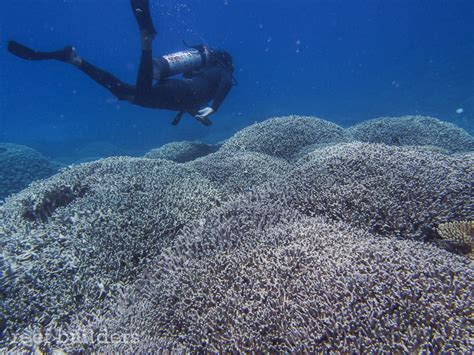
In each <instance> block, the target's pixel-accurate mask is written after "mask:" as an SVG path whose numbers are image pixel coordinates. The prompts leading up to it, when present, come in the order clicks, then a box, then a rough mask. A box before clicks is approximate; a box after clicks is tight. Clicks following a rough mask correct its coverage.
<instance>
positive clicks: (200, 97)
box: [78, 51, 232, 116]
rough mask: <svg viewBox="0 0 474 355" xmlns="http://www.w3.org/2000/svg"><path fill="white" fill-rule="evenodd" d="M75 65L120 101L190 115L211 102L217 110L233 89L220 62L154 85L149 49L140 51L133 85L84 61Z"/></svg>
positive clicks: (229, 78) (228, 73)
mask: <svg viewBox="0 0 474 355" xmlns="http://www.w3.org/2000/svg"><path fill="white" fill-rule="evenodd" d="M78 68H79V69H80V70H82V71H83V72H84V73H86V74H87V75H88V76H89V77H91V78H92V79H93V80H94V81H96V82H97V83H98V84H100V85H102V86H103V87H105V88H106V89H108V90H109V91H110V92H111V93H112V94H114V95H115V96H116V97H117V98H118V99H120V100H128V101H130V102H131V103H133V104H136V105H139V106H143V107H149V108H158V109H165V110H171V111H181V112H188V113H189V114H191V115H193V116H194V115H195V114H196V113H197V111H198V110H199V109H200V108H201V107H203V106H205V105H207V104H208V103H209V102H210V101H213V103H212V105H211V107H212V109H214V111H217V110H218V109H219V107H220V105H221V104H222V102H223V101H224V99H225V97H226V96H227V94H228V93H229V91H230V89H231V88H232V75H231V73H230V72H229V71H228V70H227V69H225V68H223V67H222V66H221V65H220V64H216V65H212V66H207V67H205V68H203V69H202V70H200V71H198V72H197V73H193V74H192V75H190V77H189V76H188V78H183V79H163V80H161V81H159V82H158V83H156V84H155V85H153V61H152V53H151V51H142V54H141V61H140V68H139V71H138V77H137V82H136V85H135V86H134V85H129V84H126V83H124V82H122V81H120V80H119V79H118V78H116V77H115V76H114V75H112V74H110V73H108V72H106V71H104V70H102V69H100V68H98V67H96V66H94V65H92V64H90V63H88V62H87V61H85V60H82V63H81V65H80V66H79V67H78Z"/></svg>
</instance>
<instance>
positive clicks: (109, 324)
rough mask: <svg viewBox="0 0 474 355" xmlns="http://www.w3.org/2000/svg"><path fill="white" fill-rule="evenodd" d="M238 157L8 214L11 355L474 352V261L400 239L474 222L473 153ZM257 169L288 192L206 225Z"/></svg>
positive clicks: (18, 207)
mask: <svg viewBox="0 0 474 355" xmlns="http://www.w3.org/2000/svg"><path fill="white" fill-rule="evenodd" d="M288 121H292V119H288ZM296 121H298V120H296ZM290 126H291V124H290ZM277 131H278V129H277ZM290 131H291V130H290ZM270 136H271V135H270ZM268 142H270V143H269V145H268V146H266V147H264V144H263V143H265V142H264V141H262V147H264V148H265V149H267V150H269V151H271V150H272V149H273V147H274V146H273V141H272V140H269V141H268ZM282 147H285V144H282ZM230 148H232V147H230ZM230 148H229V149H222V150H221V151H220V152H219V153H217V154H216V155H215V156H214V155H211V156H208V157H205V158H202V159H198V160H197V161H195V162H192V163H188V164H175V163H172V162H170V161H163V160H150V159H130V158H116V159H107V160H104V161H101V162H98V163H92V164H87V165H83V166H81V167H77V168H73V169H71V170H69V171H66V172H64V173H63V174H64V179H63V178H58V177H55V178H54V179H50V180H49V181H48V182H47V183H40V184H36V185H34V186H33V187H32V188H30V189H29V190H27V191H25V192H23V193H21V194H20V195H21V197H18V198H17V197H15V198H13V199H10V200H9V201H8V202H7V204H6V206H4V207H2V208H0V217H1V218H2V220H3V221H5V223H4V225H3V226H2V227H1V228H0V235H1V236H0V241H1V242H0V243H2V245H0V246H1V247H3V246H4V245H7V248H6V249H4V250H6V251H4V250H2V253H1V254H0V268H1V270H2V276H1V277H0V282H1V283H2V285H0V286H1V287H0V289H1V290H6V293H3V294H2V295H1V297H3V300H2V302H3V301H4V300H5V302H4V303H2V304H1V306H0V307H3V308H2V309H1V311H2V312H4V314H5V316H6V317H2V316H0V319H2V326H3V324H6V327H7V328H6V329H7V332H8V337H7V340H5V342H4V344H5V348H4V349H9V350H11V351H13V350H17V351H18V350H27V351H50V350H53V349H54V348H58V349H63V350H69V351H81V350H82V351H85V352H90V351H94V350H95V351H109V350H110V351H112V350H114V351H119V350H120V351H125V350H127V351H130V352H136V351H142V352H145V351H159V350H169V349H174V350H182V351H191V350H195V351H213V350H214V351H218V350H233V351H243V350H254V351H257V350H262V351H315V352H323V351H326V352H370V351H373V352H381V351H385V352H420V351H425V352H441V351H445V352H449V351H451V352H454V351H464V352H467V351H469V350H470V348H472V344H471V343H470V338H469V335H470V334H472V331H473V329H472V323H470V312H471V310H472V302H471V297H470V295H471V291H470V289H469V288H470V284H471V283H472V271H471V269H470V265H469V264H468V260H466V258H462V257H460V256H458V255H454V254H452V253H449V252H447V251H445V250H442V249H440V248H437V247H436V246H435V245H433V244H427V243H421V242H419V241H418V240H415V239H412V240H410V239H408V240H404V239H400V238H399V237H408V238H416V239H420V238H421V239H426V238H427V237H435V236H436V233H435V230H434V228H435V226H437V225H439V224H440V223H443V222H446V221H449V220H456V219H457V220H460V219H472V216H471V213H472V212H471V211H472V200H471V197H470V191H471V181H472V177H473V169H472V166H473V164H472V162H473V160H472V159H473V157H474V156H473V155H472V153H466V154H456V155H453V156H446V155H445V154H438V153H436V152H434V151H433V150H432V149H431V148H430V149H426V148H414V147H410V148H398V147H387V146H385V145H382V144H364V143H352V144H332V146H324V143H322V144H321V145H320V144H318V143H317V142H316V143H311V144H310V145H307V144H306V143H305V142H303V143H302V144H301V149H300V148H298V147H297V146H290V147H289V148H288V149H289V150H286V151H285V150H284V152H288V151H291V154H289V155H288V156H291V157H292V159H295V158H297V157H301V158H300V159H299V160H298V161H295V162H294V168H293V169H292V170H291V171H290V172H289V173H285V172H284V170H285V169H286V168H285V164H282V162H281V160H280V159H275V158H274V157H273V158H271V157H269V156H268V155H265V154H263V153H257V154H255V153H253V152H251V151H250V150H246V151H242V150H239V149H237V148H236V149H233V148H232V149H230ZM259 149H260V148H259ZM308 153H309V154H308ZM283 154H284V155H286V153H283ZM224 159H228V160H229V161H228V164H227V165H226V164H225V163H224V162H223V161H222V160H224ZM234 162H235V164H234ZM219 164H220V165H219ZM247 164H249V165H250V166H251V167H252V169H253V170H252V176H251V177H252V179H254V180H252V181H254V182H255V184H256V185H260V184H261V182H263V181H264V180H265V179H270V180H273V181H271V183H270V184H269V185H266V186H260V187H256V188H254V191H253V192H249V193H246V194H243V195H241V196H232V197H231V199H230V201H229V202H228V203H226V204H225V205H224V206H222V207H219V208H216V209H213V210H211V211H210V212H209V213H208V214H207V215H206V216H202V214H203V212H204V211H205V210H208V209H210V208H211V207H212V206H215V205H220V201H222V200H223V199H224V198H223V196H224V195H225V193H227V192H229V191H232V189H235V190H234V191H239V189H240V188H241V187H240V186H243V185H239V184H241V183H242V182H246V180H245V179H246V178H247V177H246V176H243V175H242V172H243V169H244V168H243V167H245V166H247ZM273 164H276V165H275V167H276V168H273V167H272V166H273ZM214 165H217V166H218V168H214ZM258 165H261V166H262V167H263V168H262V169H261V171H258V170H257V169H256V167H258ZM290 167H291V166H290ZM197 169H201V172H202V174H201V173H198V172H197V171H196V170H197ZM280 169H281V170H280ZM227 172H228V173H227ZM260 173H262V174H261V175H259V174H260ZM280 173H282V176H281V179H278V178H276V177H277V175H279V174H280ZM203 174H204V175H206V174H207V176H208V177H209V179H212V180H213V182H211V181H209V179H207V178H206V177H205V176H203ZM253 174H255V175H253ZM275 178H276V179H275ZM226 184H227V185H226ZM222 188H225V190H226V191H225V192H223V191H222V190H223V189H222ZM28 191H29V192H28ZM48 192H53V193H52V194H50V193H48ZM203 206H204V208H203ZM28 216H30V218H28ZM198 216H202V218H200V219H198V220H195V221H194V222H189V221H190V220H193V219H195V218H197V217H198ZM187 222H189V223H188V224H187V225H186V226H185V227H183V228H181V225H182V224H183V223H187ZM355 227H357V228H355ZM178 230H180V232H179V235H178V237H177V239H175V237H176V233H177V231H178ZM381 235H382V236H385V237H386V238H381ZM25 236H26V238H25ZM82 236H84V239H82ZM170 244H171V245H170ZM168 245H170V246H168ZM163 248H164V249H163ZM115 254H117V255H118V258H117V260H115V259H113V260H111V258H110V256H111V255H115ZM52 255H53V256H54V258H51V256H52ZM122 260H123V262H122ZM51 271H53V272H51ZM129 283H132V284H131V285H130V284H129ZM17 294H18V297H19V298H20V300H17V299H15V298H13V297H12V295H17ZM111 297H112V298H111ZM52 298H56V299H52ZM42 307H45V308H42ZM59 308H61V309H59ZM8 312H10V313H8ZM14 312H16V313H15V317H18V318H12V314H13V313H14ZM3 319H4V320H5V322H6V323H5V322H4V321H3ZM12 319H13V322H14V321H16V320H19V322H18V323H19V324H18V327H17V328H15V327H14V326H12ZM38 329H39V330H40V331H41V334H40V335H41V336H43V340H42V341H41V342H40V343H38V344H32V342H31V341H30V340H31V338H29V336H31V332H34V331H36V330H38ZM68 334H69V335H73V336H74V337H72V336H70V337H67V336H66V337H62V336H60V335H68ZM77 335H83V336H84V338H83V339H80V338H78V337H77ZM112 335H119V336H120V339H118V340H115V341H112V342H109V343H104V342H103V341H102V340H104V339H109V340H112V339H111V337H112ZM20 336H24V338H22V339H20ZM7 343H8V347H7V346H6V344H7Z"/></svg>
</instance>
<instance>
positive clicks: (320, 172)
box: [282, 142, 474, 240]
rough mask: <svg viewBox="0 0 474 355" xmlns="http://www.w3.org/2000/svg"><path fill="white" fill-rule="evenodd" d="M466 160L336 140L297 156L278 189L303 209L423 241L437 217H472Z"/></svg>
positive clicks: (473, 176)
mask: <svg viewBox="0 0 474 355" xmlns="http://www.w3.org/2000/svg"><path fill="white" fill-rule="evenodd" d="M473 163H474V160H472V159H469V158H468V156H467V155H465V156H462V157H457V156H449V155H445V154H437V153H433V152H431V151H426V150H425V149H418V148H411V147H402V148H400V147H389V146H386V145H382V144H368V143H359V142H354V143H347V144H339V145H335V146H330V147H327V148H322V149H318V150H316V151H314V152H313V153H311V154H309V155H307V156H306V157H304V158H303V159H301V160H300V161H298V164H299V165H298V166H297V167H296V168H295V169H294V170H293V171H292V172H291V173H290V174H289V176H287V177H285V181H286V183H285V185H283V184H282V190H285V191H286V192H285V195H287V196H288V199H289V200H291V201H292V205H293V206H294V207H296V208H298V210H300V211H302V212H303V213H305V214H306V215H309V216H315V215H323V216H326V217H328V218H330V219H333V220H340V221H345V222H348V223H351V224H352V225H354V226H357V227H361V228H363V229H367V230H369V231H371V232H372V233H375V234H379V235H390V236H391V235H394V236H398V237H409V238H423V239H425V240H426V239H432V238H435V236H436V226H437V225H438V224H439V223H443V222H446V221H449V220H453V219H454V220H455V219H464V218H469V216H471V215H472V190H471V186H472V181H474V169H473V168H472V167H473V166H474V165H473ZM282 193H283V192H282Z"/></svg>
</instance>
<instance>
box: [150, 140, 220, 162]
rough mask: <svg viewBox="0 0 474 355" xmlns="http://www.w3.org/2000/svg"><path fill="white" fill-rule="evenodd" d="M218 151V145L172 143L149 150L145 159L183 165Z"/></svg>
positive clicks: (190, 142) (184, 142)
mask: <svg viewBox="0 0 474 355" xmlns="http://www.w3.org/2000/svg"><path fill="white" fill-rule="evenodd" d="M218 149H219V146H218V145H210V144H205V143H202V142H194V141H182V142H172V143H168V144H165V145H163V146H161V147H159V148H156V149H152V150H150V151H149V152H148V153H146V154H145V158H149V159H166V160H172V161H175V162H177V163H185V162H188V161H192V160H195V159H197V158H200V157H203V156H206V155H208V154H211V153H213V152H215V151H217V150H218Z"/></svg>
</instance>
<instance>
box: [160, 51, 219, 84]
mask: <svg viewBox="0 0 474 355" xmlns="http://www.w3.org/2000/svg"><path fill="white" fill-rule="evenodd" d="M210 58H211V51H210V50H209V48H207V47H206V46H203V45H199V46H194V47H192V48H190V49H188V50H185V51H181V52H176V53H172V54H167V55H164V56H162V57H159V58H154V59H153V79H155V80H158V81H159V80H161V79H164V78H167V77H170V76H173V75H176V74H182V73H185V72H191V71H193V70H197V69H200V68H202V67H204V66H205V65H206V64H207V63H208V62H209V60H210Z"/></svg>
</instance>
